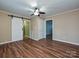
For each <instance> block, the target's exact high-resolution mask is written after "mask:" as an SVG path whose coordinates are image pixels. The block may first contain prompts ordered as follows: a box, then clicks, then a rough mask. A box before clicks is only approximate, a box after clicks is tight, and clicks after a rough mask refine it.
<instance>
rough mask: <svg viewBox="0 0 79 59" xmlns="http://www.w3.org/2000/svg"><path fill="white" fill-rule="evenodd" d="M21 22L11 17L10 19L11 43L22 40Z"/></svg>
mask: <svg viewBox="0 0 79 59" xmlns="http://www.w3.org/2000/svg"><path fill="white" fill-rule="evenodd" d="M22 28H23V21H22V19H21V18H16V17H13V19H12V41H18V40H22V39H23V31H22Z"/></svg>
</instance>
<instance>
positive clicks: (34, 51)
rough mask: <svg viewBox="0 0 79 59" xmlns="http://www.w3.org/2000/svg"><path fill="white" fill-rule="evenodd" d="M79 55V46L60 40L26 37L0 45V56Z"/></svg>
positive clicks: (55, 56)
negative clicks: (38, 39) (36, 39)
mask: <svg viewBox="0 0 79 59" xmlns="http://www.w3.org/2000/svg"><path fill="white" fill-rule="evenodd" d="M73 57H76V58H78V57H79V46H75V45H71V44H67V43H63V42H58V41H48V40H45V39H43V40H40V41H34V40H31V39H25V40H23V41H17V42H13V43H8V44H4V45H0V58H73Z"/></svg>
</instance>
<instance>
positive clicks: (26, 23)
mask: <svg viewBox="0 0 79 59" xmlns="http://www.w3.org/2000/svg"><path fill="white" fill-rule="evenodd" d="M29 37H30V21H29V20H24V21H23V38H24V39H26V38H29Z"/></svg>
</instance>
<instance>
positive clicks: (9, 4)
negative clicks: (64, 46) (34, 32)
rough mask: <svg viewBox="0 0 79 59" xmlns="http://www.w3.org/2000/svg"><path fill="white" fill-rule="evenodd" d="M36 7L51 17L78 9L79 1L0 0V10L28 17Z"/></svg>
mask: <svg viewBox="0 0 79 59" xmlns="http://www.w3.org/2000/svg"><path fill="white" fill-rule="evenodd" d="M35 7H37V8H39V9H40V10H41V11H45V12H46V14H45V15H42V16H51V15H55V14H59V13H61V12H64V11H68V10H73V9H78V8H79V0H0V10H3V11H7V12H11V13H14V14H18V15H22V16H27V17H30V15H31V14H32V13H33V9H34V8H35Z"/></svg>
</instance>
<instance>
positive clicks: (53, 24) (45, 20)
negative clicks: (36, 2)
mask: <svg viewBox="0 0 79 59" xmlns="http://www.w3.org/2000/svg"><path fill="white" fill-rule="evenodd" d="M48 20H52V40H53V37H54V20H53V19H52V18H47V19H45V20H44V38H46V21H48Z"/></svg>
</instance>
